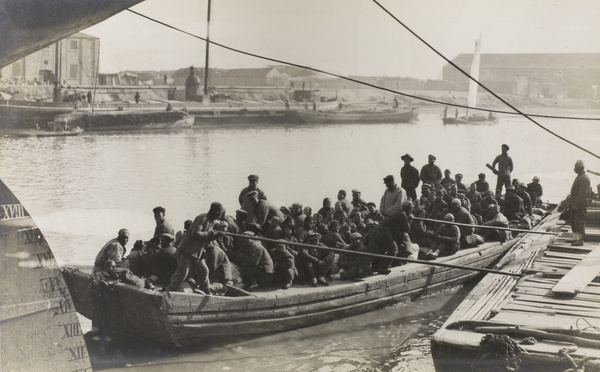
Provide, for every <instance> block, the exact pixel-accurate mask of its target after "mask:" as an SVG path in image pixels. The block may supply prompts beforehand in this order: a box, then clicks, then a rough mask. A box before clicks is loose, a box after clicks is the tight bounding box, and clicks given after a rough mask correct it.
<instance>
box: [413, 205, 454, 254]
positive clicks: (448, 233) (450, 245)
mask: <svg viewBox="0 0 600 372" xmlns="http://www.w3.org/2000/svg"><path fill="white" fill-rule="evenodd" d="M444 221H446V222H454V216H453V215H452V213H448V214H446V215H445V216H444ZM459 249H460V230H459V228H458V226H456V225H451V224H447V223H444V224H442V225H441V226H440V227H438V229H437V230H436V231H435V233H434V234H433V243H431V248H430V249H427V248H425V249H424V250H423V251H422V253H424V255H425V257H426V259H429V260H435V259H436V258H438V257H444V256H451V255H453V254H455V253H456V252H458V250H459ZM425 251H426V252H425Z"/></svg>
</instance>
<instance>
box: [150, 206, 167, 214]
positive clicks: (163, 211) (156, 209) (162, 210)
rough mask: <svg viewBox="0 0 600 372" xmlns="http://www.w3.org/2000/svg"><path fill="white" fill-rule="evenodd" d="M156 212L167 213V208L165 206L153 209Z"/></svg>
mask: <svg viewBox="0 0 600 372" xmlns="http://www.w3.org/2000/svg"><path fill="white" fill-rule="evenodd" d="M152 212H154V213H158V212H162V213H165V209H164V208H163V207H156V208H154V209H153V210H152Z"/></svg>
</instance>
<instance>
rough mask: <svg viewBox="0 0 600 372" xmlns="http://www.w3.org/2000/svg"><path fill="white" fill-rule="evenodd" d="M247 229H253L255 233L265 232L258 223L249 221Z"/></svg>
mask: <svg viewBox="0 0 600 372" xmlns="http://www.w3.org/2000/svg"><path fill="white" fill-rule="evenodd" d="M246 229H248V230H249V231H252V232H254V233H262V232H263V229H262V227H260V225H259V224H257V223H247V224H246Z"/></svg>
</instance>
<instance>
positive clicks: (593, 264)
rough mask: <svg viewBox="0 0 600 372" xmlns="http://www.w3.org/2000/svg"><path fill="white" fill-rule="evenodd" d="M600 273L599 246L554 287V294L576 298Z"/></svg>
mask: <svg viewBox="0 0 600 372" xmlns="http://www.w3.org/2000/svg"><path fill="white" fill-rule="evenodd" d="M599 273H600V246H597V247H596V248H594V250H592V251H591V252H590V253H588V255H587V256H585V257H584V258H583V259H582V260H581V261H580V262H579V263H578V264H577V265H575V267H573V268H572V269H571V270H569V272H568V273H567V274H566V275H565V276H564V277H563V278H562V279H560V280H559V281H558V283H556V285H555V286H554V287H552V292H554V293H556V294H562V295H571V296H574V295H576V294H577V293H579V292H581V291H583V289H584V288H585V287H587V285H588V284H589V283H590V282H591V281H592V280H594V278H596V277H597V276H598V274H599Z"/></svg>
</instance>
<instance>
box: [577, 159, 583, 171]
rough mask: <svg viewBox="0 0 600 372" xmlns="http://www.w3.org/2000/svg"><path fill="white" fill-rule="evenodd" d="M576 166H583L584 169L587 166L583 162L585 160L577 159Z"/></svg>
mask: <svg viewBox="0 0 600 372" xmlns="http://www.w3.org/2000/svg"><path fill="white" fill-rule="evenodd" d="M575 168H581V169H584V168H585V165H584V164H583V160H577V161H576V162H575Z"/></svg>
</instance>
